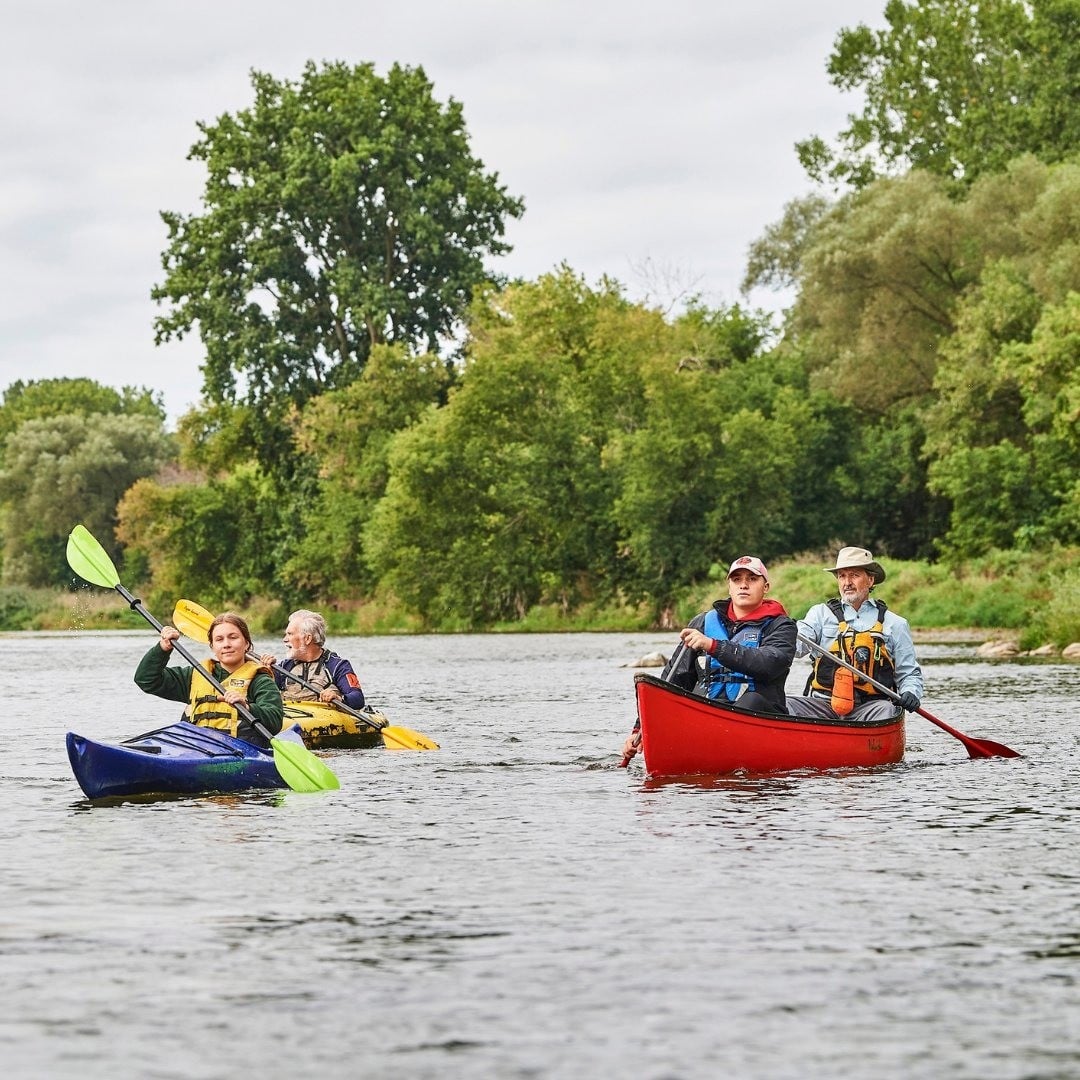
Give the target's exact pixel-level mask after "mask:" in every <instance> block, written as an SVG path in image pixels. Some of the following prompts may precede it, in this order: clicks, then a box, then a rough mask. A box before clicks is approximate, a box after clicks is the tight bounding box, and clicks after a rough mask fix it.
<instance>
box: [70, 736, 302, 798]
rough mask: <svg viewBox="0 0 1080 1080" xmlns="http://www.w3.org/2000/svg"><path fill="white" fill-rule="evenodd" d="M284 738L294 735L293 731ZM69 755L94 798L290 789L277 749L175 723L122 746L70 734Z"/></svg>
mask: <svg viewBox="0 0 1080 1080" xmlns="http://www.w3.org/2000/svg"><path fill="white" fill-rule="evenodd" d="M282 735H283V737H285V738H288V737H289V733H287V732H283V733H282ZM297 738H299V736H297ZM67 752H68V759H69V760H70V762H71V768H72V771H73V772H74V773H75V779H76V780H78V782H79V787H81V788H82V789H83V791H84V792H85V793H86V796H87V798H89V799H106V798H112V797H117V796H124V795H146V794H151V793H159V792H161V793H177V794H194V793H198V792H230V791H245V790H248V789H249V788H283V787H285V786H286V784H285V781H284V780H282V779H281V774H280V773H279V772H278V770H277V766H275V765H274V755H273V752H272V751H270V750H263V749H261V748H260V747H258V746H253V745H252V744H251V743H249V742H244V740H243V739H234V738H233V737H232V736H231V735H228V734H226V733H225V732H224V731H218V730H216V729H215V728H204V727H196V726H195V725H194V724H188V723H178V724H170V725H169V726H168V727H163V728H159V729H158V730H157V731H150V732H147V733H146V734H145V735H137V736H136V737H135V738H133V739H127V740H125V741H124V742H122V743H100V742H95V741H94V740H93V739H88V738H86V737H85V736H82V735H76V734H75V733H74V732H73V731H69V732H68V734H67Z"/></svg>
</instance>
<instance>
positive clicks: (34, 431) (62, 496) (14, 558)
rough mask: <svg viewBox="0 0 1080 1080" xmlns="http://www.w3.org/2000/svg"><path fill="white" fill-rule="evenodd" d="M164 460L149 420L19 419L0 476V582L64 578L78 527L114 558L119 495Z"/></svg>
mask: <svg viewBox="0 0 1080 1080" xmlns="http://www.w3.org/2000/svg"><path fill="white" fill-rule="evenodd" d="M171 455H172V440H171V439H170V438H169V436H168V435H167V434H166V433H165V431H164V429H163V426H162V423H161V421H160V419H155V418H153V417H150V416H138V415H136V416H109V415H105V414H102V413H92V414H90V415H89V416H80V415H77V414H65V415H62V416H53V417H48V418H46V419H41V420H27V421H26V422H25V423H24V424H22V425H21V426H20V427H19V428H18V430H17V431H16V432H15V433H14V434H13V435H11V436H9V437H8V440H7V444H6V451H5V456H4V468H3V470H2V471H0V506H2V508H3V534H4V575H3V576H4V583H5V584H23V585H60V584H63V583H64V582H65V581H67V580H69V579H70V571H69V570H68V569H67V566H66V563H65V561H64V544H65V542H66V539H67V535H68V533H69V532H70V531H71V529H72V527H73V526H74V525H76V524H77V523H79V522H82V523H84V524H85V525H86V526H87V528H88V529H90V531H91V532H92V533H94V534H95V535H96V536H97V537H98V539H100V540H101V542H102V543H103V544H104V545H105V547H106V548H108V549H109V550H110V551H112V552H113V554H114V555H118V554H119V551H118V549H117V547H116V545H115V543H114V539H113V533H114V529H115V527H116V521H117V517H116V506H117V503H118V502H119V500H120V497H121V496H122V495H123V494H124V492H125V491H126V490H127V489H128V488H129V487H130V486H131V485H132V484H133V483H135V481H136V480H138V479H139V478H140V477H145V476H150V475H153V474H154V473H155V472H157V471H158V469H159V468H160V467H161V466H162V465H164V464H165V463H166V462H167V461H168V460H169V459H170V457H171Z"/></svg>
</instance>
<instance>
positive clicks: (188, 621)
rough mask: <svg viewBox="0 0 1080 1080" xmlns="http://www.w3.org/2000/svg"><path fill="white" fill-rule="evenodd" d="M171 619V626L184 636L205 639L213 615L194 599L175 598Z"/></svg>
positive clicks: (197, 639)
mask: <svg viewBox="0 0 1080 1080" xmlns="http://www.w3.org/2000/svg"><path fill="white" fill-rule="evenodd" d="M172 621H173V626H175V627H176V629H177V630H179V631H180V633H181V634H183V635H184V637H189V638H193V639H194V640H196V641H206V639H207V634H209V633H210V627H211V625H212V624H213V621H214V616H213V615H212V614H211V613H210V612H209V611H207V610H206V608H204V607H203V606H202V605H201V604H196V603H195V601H194V600H177V601H176V606H175V607H174V608H173V618H172Z"/></svg>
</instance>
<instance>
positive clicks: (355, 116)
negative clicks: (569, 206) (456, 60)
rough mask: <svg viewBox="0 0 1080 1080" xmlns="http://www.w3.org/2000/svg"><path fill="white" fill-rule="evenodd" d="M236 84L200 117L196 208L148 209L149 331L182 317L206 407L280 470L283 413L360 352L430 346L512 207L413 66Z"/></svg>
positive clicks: (342, 372)
mask: <svg viewBox="0 0 1080 1080" xmlns="http://www.w3.org/2000/svg"><path fill="white" fill-rule="evenodd" d="M251 82H252V87H253V89H254V95H255V100H254V103H253V104H252V105H251V106H250V107H249V108H246V109H242V110H240V111H238V112H237V113H236V114H235V115H230V114H225V115H222V116H221V117H219V118H218V119H217V120H216V121H215V122H214V123H200V124H199V129H200V131H201V133H202V137H201V138H200V139H199V141H198V142H196V143H195V145H194V146H193V147H192V149H191V152H190V155H189V156H190V157H191V158H192V159H194V160H198V161H202V162H203V163H205V165H206V168H207V181H206V186H205V190H204V193H203V211H202V212H201V213H198V214H193V215H190V216H185V215H182V214H178V213H172V212H167V213H163V214H162V217H163V219H164V221H165V223H166V225H167V226H168V230H169V242H168V247H167V248H166V250H165V252H164V254H163V257H162V264H163V267H164V269H165V279H164V281H163V282H162V283H161V284H159V285H158V286H156V287H155V289H154V290H153V296H154V298H155V299H156V300H158V301H159V302H160V303H162V304H163V305H165V306H166V308H167V311H166V313H165V314H162V315H161V316H159V318H158V319H157V321H156V336H157V340H158V341H159V342H161V341H165V340H168V339H170V338H174V337H176V338H179V337H182V336H184V335H185V334H187V333H188V332H190V331H191V330H192V329H193V328H195V327H196V326H197V327H198V333H199V335H200V337H201V339H202V342H203V345H204V346H205V350H206V359H205V362H204V366H203V374H204V391H205V394H206V397H207V399H208V401H209V402H210V403H211V404H212V405H213V404H220V403H241V402H242V403H246V404H247V405H248V406H250V409H249V411H247V412H245V413H242V414H240V417H241V419H242V420H243V421H244V423H245V424H246V434H247V436H248V437H249V439H250V440H251V441H252V442H253V444H254V445H255V446H256V447H257V449H258V453H259V456H260V458H261V459H262V461H263V462H264V463H269V464H271V465H280V464H282V461H283V460H285V461H287V458H288V449H287V448H288V446H289V442H288V437H287V432H286V431H285V430H284V425H283V417H284V415H285V413H286V412H287V411H288V409H289V408H291V407H294V406H295V407H302V406H303V405H304V403H305V402H306V401H308V400H309V399H310V398H312V397H313V396H315V395H316V394H319V393H321V392H323V391H325V390H328V389H332V388H335V387H341V386H345V385H347V384H348V383H350V382H351V381H352V380H353V379H355V378H356V377H357V376H358V375H359V373H360V371H361V370H362V369H363V367H364V364H365V363H366V361H367V358H368V355H369V353H370V351H371V349H372V347H373V346H375V345H377V344H380V343H384V342H385V343H391V344H393V343H400V344H406V345H411V346H416V347H419V348H421V349H423V350H431V351H437V350H438V349H440V348H441V347H445V345H446V343H447V341H448V340H449V339H450V338H451V336H452V334H453V332H454V330H455V326H456V323H457V320H458V319H459V317H460V316H461V314H462V313H463V311H464V309H465V307H466V305H467V303H468V301H469V298H470V295H471V293H472V290H473V289H474V288H475V287H476V286H477V285H478V284H480V283H482V282H484V281H487V280H489V277H490V275H489V273H488V271H487V270H486V269H485V266H484V260H485V258H486V257H488V256H492V255H498V254H501V253H504V252H506V251H508V250H509V246H508V245H507V244H506V243H505V241H504V240H503V236H504V232H505V223H506V220H507V219H508V218H511V217H519V216H520V215H521V213H522V211H523V203H522V201H521V200H520V199H518V198H515V197H513V196H511V195H510V194H508V192H507V190H506V188H505V187H504V186H503V185H501V184H500V183H499V181H498V176H497V174H496V173H490V172H486V171H485V170H484V165H483V162H481V161H480V160H479V159H478V158H476V157H475V156H474V155H473V154H472V152H471V149H470V145H469V138H468V133H467V131H466V127H465V121H464V115H463V111H462V107H461V105H460V104H459V103H458V102H456V101H454V100H453V99H450V100H449V101H448V102H447V103H446V104H441V103H440V102H439V101H437V100H436V98H435V96H434V93H433V86H432V84H431V82H430V81H429V80H428V78H427V76H426V75H425V74H424V71H423V69H421V68H409V67H402V66H399V65H397V64H395V65H394V66H393V67H391V68H390V70H389V71H388V73H387V74H386V75H385V76H380V75H378V74H377V73H376V71H375V69H374V67H373V65H371V64H362V65H358V66H356V67H350V66H347V65H345V64H342V63H333V64H325V65H323V66H322V67H318V66H316V65H315V64H314V63H308V65H307V66H306V67H305V69H304V73H303V76H302V77H301V79H300V80H299V82H290V81H287V80H285V81H279V80H277V79H274V78H273V77H271V76H270V75H267V74H263V73H260V72H253V73H252V76H251Z"/></svg>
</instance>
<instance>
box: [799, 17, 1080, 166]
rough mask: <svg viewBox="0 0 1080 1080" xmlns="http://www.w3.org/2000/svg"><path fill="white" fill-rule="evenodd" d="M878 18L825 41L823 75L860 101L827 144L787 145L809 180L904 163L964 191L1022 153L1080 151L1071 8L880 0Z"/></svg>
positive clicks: (1077, 46)
mask: <svg viewBox="0 0 1080 1080" xmlns="http://www.w3.org/2000/svg"><path fill="white" fill-rule="evenodd" d="M884 17H885V24H886V25H885V27H884V28H882V29H879V30H874V29H871V28H870V27H868V26H867V25H865V24H859V25H858V26H856V27H854V28H851V29H845V30H842V31H841V32H840V34H839V35H838V36H837V38H836V42H835V45H834V48H833V52H832V55H831V56H830V57H829V61H828V65H827V70H828V73H829V77H830V79H831V81H832V82H833V84H834V85H835V86H837V87H838V88H839V89H841V90H844V91H861V92H862V94H863V97H864V104H863V107H862V111H861V112H856V113H852V114H851V115H850V116H849V118H848V119H849V125H848V127H847V128H845V129H844V130H843V131H842V132H841V133H840V135H839V137H838V140H837V145H836V146H834V147H830V146H829V145H828V144H827V143H826V142H825V140H824V139H822V138H821V137H820V136H813V137H811V138H809V139H806V140H805V141H803V142H801V143H799V144H797V147H796V149H797V151H798V154H799V158H800V160H801V161H802V163H803V166H804V167H805V168H806V169H807V171H808V173H809V174H810V176H811V177H812V178H813V179H815V180H818V181H832V182H834V183H836V184H838V185H851V186H853V187H864V186H865V185H866V184H868V183H869V182H870V181H871V180H873V179H874V178H875V177H877V176H880V175H882V174H883V173H890V172H897V171H901V172H902V171H905V170H906V169H908V168H912V167H914V168H920V169H925V170H927V171H929V172H932V173H935V174H937V175H939V176H944V177H949V178H952V179H956V180H960V181H963V182H965V183H970V182H971V181H973V180H974V179H976V178H977V177H978V176H980V175H982V174H983V173H986V172H998V171H1000V170H1002V169H1003V168H1004V167H1005V166H1006V165H1007V164H1008V162H1009V161H1010V160H1012V159H1013V158H1014V157H1016V156H1017V155H1018V154H1021V153H1023V152H1025V151H1028V152H1031V153H1034V154H1035V155H1037V156H1038V157H1040V158H1041V159H1043V160H1045V161H1060V160H1062V159H1064V158H1066V157H1068V156H1069V155H1071V154H1074V153H1076V151H1077V150H1078V149H1080V0H916V2H910V0H889V2H888V3H887V4H886V5H885V9H884Z"/></svg>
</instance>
